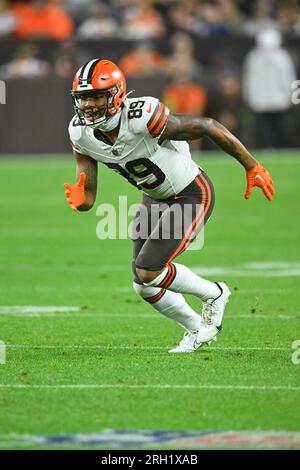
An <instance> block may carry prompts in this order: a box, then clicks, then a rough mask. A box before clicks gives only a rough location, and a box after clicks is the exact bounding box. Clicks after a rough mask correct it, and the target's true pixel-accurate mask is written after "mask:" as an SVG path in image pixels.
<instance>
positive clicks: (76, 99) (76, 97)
mask: <svg viewBox="0 0 300 470" xmlns="http://www.w3.org/2000/svg"><path fill="white" fill-rule="evenodd" d="M114 88H117V87H114ZM114 91H115V90H113V89H111V90H87V91H71V96H72V100H73V105H74V110H75V113H76V115H77V117H78V119H79V122H80V124H81V125H82V126H89V127H92V128H97V127H98V126H99V125H100V126H101V124H104V123H106V122H107V121H108V120H109V119H110V118H111V117H112V116H114V115H115V114H116V113H117V110H116V108H115V106H114V103H113V101H114V95H115V93H116V92H117V91H118V90H116V91H115V93H114V94H112V92H114ZM87 94H91V95H100V94H104V95H106V97H107V105H106V109H105V111H104V114H103V115H102V116H101V117H98V118H93V117H92V118H91V119H90V118H87V117H86V116H85V112H84V110H83V109H82V103H81V98H82V96H84V95H85V96H86V95H87ZM101 108H102V107H101ZM97 111H98V108H97V109H95V115H97Z"/></svg>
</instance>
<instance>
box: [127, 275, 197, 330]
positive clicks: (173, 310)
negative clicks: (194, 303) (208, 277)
mask: <svg viewBox="0 0 300 470" xmlns="http://www.w3.org/2000/svg"><path fill="white" fill-rule="evenodd" d="M133 287H134V290H135V291H136V293H137V294H139V295H140V296H141V297H142V298H143V299H144V300H146V301H147V302H149V303H150V304H152V306H153V307H154V308H155V309H156V310H157V311H158V312H160V313H162V314H163V315H165V316H166V317H168V318H171V319H172V320H175V321H177V323H179V324H180V325H181V326H183V327H184V328H185V329H187V330H188V331H191V332H196V331H198V329H199V326H200V319H201V317H200V315H198V314H197V313H196V312H195V311H194V310H193V309H192V308H191V307H190V306H189V305H188V304H187V303H186V301H185V299H184V297H183V296H182V295H181V294H177V293H175V292H170V291H167V290H165V289H161V288H159V287H149V286H144V285H141V284H137V283H136V282H134V283H133Z"/></svg>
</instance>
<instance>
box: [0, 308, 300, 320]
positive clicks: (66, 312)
mask: <svg viewBox="0 0 300 470" xmlns="http://www.w3.org/2000/svg"><path fill="white" fill-rule="evenodd" d="M74 314H75V315H74ZM0 315H10V316H26V317H28V318H30V317H34V318H64V317H65V318H68V317H72V318H77V317H78V318H89V317H91V318H98V319H101V318H134V319H137V318H142V319H145V320H157V319H161V318H162V317H161V316H160V315H157V314H154V315H153V314H150V313H148V314H147V313H145V314H134V313H132V314H131V313H103V312H88V311H86V310H85V309H82V307H78V306H65V305H0ZM226 318H233V319H249V318H251V319H255V318H260V319H268V320H270V319H272V318H273V319H274V318H276V319H279V320H291V319H300V313H299V314H298V313H295V314H294V315H286V314H276V315H274V314H273V313H264V314H261V313H251V314H250V313H246V314H238V313H237V314H234V313H231V314H229V315H226Z"/></svg>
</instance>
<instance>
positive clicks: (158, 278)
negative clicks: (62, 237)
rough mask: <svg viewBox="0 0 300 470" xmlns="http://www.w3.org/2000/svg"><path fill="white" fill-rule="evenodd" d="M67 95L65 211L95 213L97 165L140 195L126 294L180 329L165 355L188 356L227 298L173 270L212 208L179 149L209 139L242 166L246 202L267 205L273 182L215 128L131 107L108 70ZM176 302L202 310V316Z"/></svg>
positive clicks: (218, 285) (200, 175) (148, 106)
mask: <svg viewBox="0 0 300 470" xmlns="http://www.w3.org/2000/svg"><path fill="white" fill-rule="evenodd" d="M71 95H72V98H73V103H74V108H75V117H74V118H73V119H72V120H71V123H70V126H69V134H70V139H71V143H72V145H73V149H74V156H75V159H76V164H77V177H78V181H77V183H76V184H75V185H70V184H68V183H65V188H66V191H65V194H66V198H67V202H68V204H69V205H70V207H71V208H72V209H73V210H74V211H75V210H79V211H87V210H89V209H91V208H92V206H93V204H94V202H95V198H96V191H97V164H98V162H101V163H104V164H105V165H106V166H107V167H108V168H111V169H112V170H114V171H116V172H118V173H119V174H120V175H121V176H122V177H124V178H126V179H127V180H128V182H129V183H131V184H133V185H134V186H136V187H137V188H138V189H139V190H141V191H142V192H143V208H144V209H145V210H144V211H142V210H141V211H138V214H137V217H139V223H140V224H142V225H143V224H145V225H146V223H147V227H148V228H147V234H146V236H143V237H142V236H135V237H134V240H133V273H134V283H133V287H134V289H135V291H136V292H137V294H138V295H140V296H141V297H142V298H143V299H144V300H145V301H146V302H148V303H150V304H151V305H152V306H153V307H154V308H155V309H156V310H158V311H159V312H160V313H162V314H163V315H165V316H167V317H169V318H171V319H173V320H175V321H177V322H178V323H179V324H180V325H182V326H183V327H184V328H185V330H186V333H185V335H184V337H183V339H182V340H181V341H180V343H179V344H178V345H177V346H176V347H175V348H173V349H171V350H170V352H179V353H180V352H194V351H196V350H197V349H199V348H200V347H201V346H202V345H203V344H206V343H209V342H210V341H211V340H213V339H215V338H216V335H217V334H218V332H219V331H220V329H221V325H222V319H223V314H224V310H225V305H226V303H227V301H228V298H229V296H230V290H229V288H228V286H227V285H226V283H225V282H211V281H208V280H205V279H203V278H201V277H199V276H197V275H196V274H195V273H194V272H193V271H192V270H191V269H189V268H188V267H187V266H184V265H183V264H179V263H175V262H174V260H175V258H176V257H177V256H178V255H179V254H180V253H182V252H183V251H184V250H185V249H186V248H187V247H188V246H189V244H190V243H191V242H192V241H193V240H194V239H195V237H196V235H197V234H198V233H199V231H200V230H201V229H202V227H203V224H204V223H205V222H206V221H207V220H208V219H209V217H210V215H211V213H212V210H213V206H214V188H213V185H212V182H211V181H210V179H209V177H208V175H207V174H206V173H205V172H204V171H203V169H202V168H199V167H198V165H196V163H195V162H194V161H193V160H192V158H191V154H190V151H189V145H188V143H187V142H186V141H187V140H194V139H200V138H202V137H204V136H206V137H209V138H210V139H212V140H213V141H214V142H215V143H216V144H217V145H218V146H219V147H220V148H221V149H222V150H224V151H225V152H226V153H228V154H229V155H232V156H233V157H234V158H235V159H236V160H237V161H238V162H239V163H240V164H241V165H243V167H244V168H245V170H246V179H247V189H246V193H245V198H246V199H248V198H249V197H250V195H251V192H252V190H253V187H254V186H258V187H259V188H261V189H262V191H263V193H264V195H265V196H266V198H267V199H269V200H270V201H271V200H272V198H273V195H274V194H275V192H274V186H273V182H272V179H271V177H270V175H269V173H268V171H267V170H266V169H264V168H263V167H262V166H261V165H260V164H259V163H258V162H257V161H256V160H255V159H254V158H253V157H252V155H251V154H250V153H249V152H248V151H247V150H246V148H245V147H244V146H243V145H242V144H241V142H240V141H239V140H238V139H237V138H236V137H234V136H233V135H232V134H231V133H230V132H229V131H228V130H227V129H226V128H224V127H223V126H222V125H221V124H220V123H218V122H216V121H215V120H214V119H210V118H199V117H193V116H185V115H171V114H170V112H169V110H168V108H167V107H166V106H165V105H164V104H163V103H162V102H160V101H159V100H158V99H157V98H153V97H151V96H143V97H138V98H132V97H130V98H129V97H128V94H127V93H126V80H125V77H124V75H123V73H122V71H121V70H120V69H119V68H118V67H117V66H116V65H115V64H114V63H113V62H111V61H109V60H106V59H94V60H90V61H89V62H87V63H86V64H85V65H83V66H82V67H81V68H80V69H79V70H78V72H77V73H76V75H75V78H74V81H73V86H72V91H71ZM175 205H176V207H180V208H181V209H182V212H181V214H182V213H183V217H178V216H176V211H173V209H174V207H175ZM154 207H158V208H159V211H160V212H159V217H158V218H157V219H156V222H155V224H154V226H153V224H151V223H150V224H148V222H149V220H150V222H151V218H152V209H153V208H154ZM187 208H188V210H187ZM171 212H174V214H175V216H174V217H171ZM141 214H144V215H143V216H142V215H141ZM156 214H157V212H156ZM187 215H189V217H188V216H187ZM187 220H188V223H186V221H187ZM167 222H168V223H167ZM166 225H168V230H169V233H168V234H166V233H165V232H166ZM179 229H182V231H181V235H180V236H179V237H178V233H180V230H179ZM166 235H167V236H166ZM182 294H192V295H194V296H196V297H197V298H198V299H200V300H201V301H202V304H203V308H202V315H199V314H198V313H197V312H195V311H194V310H193V309H192V308H191V307H190V306H189V305H188V303H187V302H186V300H185V299H184V297H183V295H182Z"/></svg>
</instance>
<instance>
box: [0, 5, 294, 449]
mask: <svg viewBox="0 0 300 470" xmlns="http://www.w3.org/2000/svg"><path fill="white" fill-rule="evenodd" d="M268 28H273V29H275V30H277V31H280V33H281V34H282V40H283V46H282V47H283V49H284V51H285V57H286V58H287V59H286V60H284V61H282V63H281V62H280V60H279V62H280V69H276V70H275V69H274V68H271V71H270V70H266V69H265V68H264V67H262V68H261V69H260V70H259V74H258V75H259V76H260V78H264V76H265V77H267V76H268V75H267V74H268V73H270V75H269V76H268V77H269V79H271V78H272V83H273V86H274V87H279V94H281V82H280V77H282V76H284V77H295V78H298V77H299V67H300V63H299V52H298V51H299V44H300V5H299V1H296V0H286V1H276V0H262V1H246V0H211V1H210V0H207V1H204V0H203V1H202V0H198V1H194V0H184V1H172V0H161V1H143V2H138V1H134V0H111V1H106V2H102V3H101V2H99V1H86V0H66V1H59V0H49V1H46V2H43V1H36V2H28V1H24V2H20V1H19V2H14V1H3V0H2V1H1V0H0V79H1V80H3V81H4V82H5V85H6V103H5V104H3V97H2V96H1V104H0V120H1V125H0V152H1V154H0V157H1V159H0V175H1V200H0V211H1V230H0V256H1V264H0V269H1V285H0V294H1V302H0V303H1V304H2V305H0V341H3V342H4V343H5V344H6V347H7V351H6V359H7V360H6V363H5V364H1V362H0V447H1V448H24V447H25V448H41V447H44V448H46V447H47V448H49V447H50V448H53V447H60V446H65V447H70V448H78V447H83V448H87V447H88V448H91V447H95V446H98V447H102V448H103V447H106V448H107V447H109V446H111V447H134V446H137V445H138V446H141V447H143V446H144V447H145V446H147V445H150V446H151V447H155V448H159V447H163V446H167V445H169V446H170V447H180V446H185V447H192V448H193V447H200V448H202V447H204V448H211V447H214V448H220V447H221V448H228V447H233V448H237V447H238V448H239V447H250V448H266V447H269V448H274V447H275V448H295V447H296V448H299V447H300V436H299V422H300V415H299V412H300V411H299V399H298V396H299V390H300V381H299V367H300V366H299V365H298V366H297V365H296V363H293V362H292V360H291V356H292V353H293V349H292V346H291V345H292V344H293V342H294V341H295V340H297V339H299V336H300V334H299V299H298V292H299V286H298V279H299V274H300V262H299V261H298V252H299V220H298V217H297V214H298V212H299V209H298V197H299V174H300V171H299V170H300V164H299V158H298V157H299V155H298V148H299V139H300V138H299V131H298V129H299V124H300V107H299V105H298V106H297V105H293V104H292V103H291V102H290V100H289V103H288V105H286V106H284V105H283V106H282V109H275V110H274V109H273V108H272V100H271V103H270V102H269V108H268V109H265V110H264V111H263V112H262V110H260V111H258V110H257V109H254V108H253V107H251V103H249V102H248V101H247V99H246V98H245V95H244V93H243V89H244V86H245V61H246V58H247V54H248V53H249V52H250V51H251V50H253V48H254V47H255V44H256V36H257V34H258V33H259V32H261V31H265V30H267V29H268ZM277 52H278V50H277ZM277 52H276V51H275V55H276V53H277ZM99 56H100V57H101V56H102V57H107V58H111V59H112V60H114V61H116V62H118V63H119V65H121V66H122V65H123V68H124V69H125V72H126V74H127V76H128V90H130V89H135V90H136V92H135V93H136V96H138V95H142V94H146V95H154V96H158V97H161V99H163V100H164V101H165V102H167V104H168V105H169V106H170V108H171V109H172V111H175V112H187V113H192V114H196V115H203V114H206V115H209V116H212V117H214V118H216V119H218V120H220V121H221V122H222V123H223V124H225V125H226V126H227V127H228V128H229V129H230V130H232V131H233V132H234V133H235V134H236V135H237V136H239V137H240V138H241V139H242V141H243V142H244V143H245V144H246V145H247V146H249V148H250V149H251V150H252V151H253V154H254V155H255V156H256V157H257V158H258V159H259V160H260V161H261V162H262V163H263V164H264V165H265V166H266V167H267V168H268V170H269V171H270V172H271V174H272V176H273V178H274V181H275V187H276V190H277V195H276V197H275V199H274V201H273V202H272V204H271V205H270V203H269V202H268V201H266V200H265V199H264V198H263V196H262V194H260V192H259V191H254V193H253V196H252V197H251V199H250V200H249V201H247V202H246V201H244V200H243V191H244V189H245V179H244V171H243V169H242V168H241V167H240V166H239V165H237V164H236V162H234V161H233V160H232V159H230V158H229V157H228V156H225V155H224V154H223V153H221V152H217V151H216V148H215V147H214V146H213V145H212V144H211V143H210V142H208V141H203V143H198V144H197V145H195V144H194V147H193V150H194V154H193V157H194V159H195V160H196V161H197V162H199V164H201V165H202V166H203V167H204V168H205V169H206V171H207V172H208V173H209V174H210V176H211V177H212V179H213V181H214V184H215V187H216V192H217V204H216V208H215V211H214V216H213V217H212V220H211V221H210V223H209V224H208V226H207V228H206V231H205V247H204V250H202V251H201V252H199V253H196V254H195V253H193V252H192V251H191V252H187V253H185V254H183V255H182V257H181V258H180V261H182V262H183V263H187V264H188V265H189V266H191V267H192V268H193V269H195V270H196V271H197V272H198V273H199V274H202V275H203V276H205V277H206V276H207V277H208V278H209V279H212V280H215V279H216V278H219V277H220V276H221V277H222V278H223V276H224V278H225V279H226V280H228V282H229V284H230V286H231V288H232V289H233V294H234V295H232V300H231V302H230V305H229V307H228V312H227V314H226V315H227V316H226V323H225V327H224V332H223V333H222V335H220V339H219V341H218V342H217V343H216V345H214V346H213V347H211V348H204V349H202V350H201V351H199V353H197V354H195V355H192V357H191V356H189V355H180V357H178V356H176V357H175V358H174V357H170V355H168V354H167V350H168V348H169V347H171V346H172V345H173V344H174V343H175V342H176V341H177V340H178V339H179V338H180V336H181V334H182V332H181V330H180V329H179V328H178V327H177V326H176V325H173V324H172V322H168V321H167V320H166V319H165V318H161V317H159V316H158V315H156V313H155V312H154V313H153V311H152V310H151V307H149V306H147V305H146V306H145V305H144V303H142V302H141V301H140V300H139V299H138V298H137V297H136V296H135V294H134V293H133V292H132V287H131V284H132V276H131V272H130V263H131V244H130V240H98V239H97V238H96V235H95V229H96V224H97V222H98V218H97V217H96V214H95V209H93V210H92V211H90V212H89V213H87V214H73V213H72V212H71V211H70V210H69V208H68V207H67V205H66V203H65V200H64V189H63V182H64V181H69V182H72V181H74V169H75V168H74V162H73V159H72V155H71V151H70V146H69V139H68V134H67V126H68V122H69V120H70V118H71V116H72V114H73V110H72V105H71V99H70V96H69V89H70V86H71V81H72V77H73V74H74V72H75V71H76V69H77V68H78V67H79V66H80V65H81V64H82V63H84V62H85V61H87V60H89V59H91V58H94V57H99ZM275 62H276V61H275ZM287 63H289V64H291V63H292V64H293V65H292V70H291V67H290V66H287V65H286V64H287ZM276 64H277V62H276ZM271 67H272V64H271ZM274 77H275V81H273V79H274ZM277 78H278V81H277ZM290 80H291V81H292V79H290ZM267 84H268V81H267ZM290 85H291V83H290ZM260 91H261V90H260V86H258V88H257V94H258V95H259V94H260ZM290 92H291V89H290V88H289V87H288V88H287V87H285V89H284V91H283V94H286V93H290ZM255 93H256V90H254V95H255ZM188 96H190V97H191V98H190V99H186V98H187V97H188ZM182 97H184V100H183V99H182ZM273 98H274V97H273ZM276 98H277V96H276ZM273 125H274V129H276V131H274V132H270V126H271V129H272V126H273ZM205 150H210V152H204V151H205ZM99 181H100V191H99V195H98V200H97V203H99V204H100V203H101V202H104V203H111V204H113V205H114V206H115V207H116V208H117V206H118V196H119V195H124V194H126V195H127V196H128V203H129V204H131V203H136V202H138V201H139V198H140V194H139V193H138V192H137V191H136V190H135V189H134V188H132V187H130V186H129V185H128V184H127V182H125V181H123V180H122V179H121V178H120V177H119V176H117V175H115V174H114V173H112V172H109V171H108V170H107V169H106V168H102V166H101V169H100V180H99ZM190 301H191V302H192V303H193V305H194V307H195V308H199V306H197V305H196V302H195V300H193V299H190ZM51 306H52V307H51ZM53 306H54V307H53ZM60 306H73V307H75V311H72V310H67V311H64V310H60ZM55 308H56V310H55ZM47 309H48V310H47ZM76 309H77V310H76ZM0 346H1V343H0ZM0 352H1V351H0ZM183 356H184V357H183ZM107 429H110V430H112V431H110V432H106V434H105V432H104V434H103V430H107ZM114 430H115V431H118V432H119V434H118V433H115V434H114ZM145 430H146V431H154V434H153V435H152V437H151V436H150V437H149V435H147V433H146V434H145V433H144V431H145ZM160 431H168V432H169V431H173V432H174V431H176V432H178V433H179V434H177V435H176V436H175V435H169V437H166V435H165V434H163V433H160ZM207 431H209V433H208V434H206V435H203V436H204V437H203V436H202V437H203V440H201V439H202V438H201V436H200V434H199V433H201V432H202V433H203V432H207ZM122 432H123V433H124V434H122ZM130 432H132V433H133V437H132V436H130ZM186 432H194V433H196V434H197V432H198V434H197V435H196V436H195V435H194V434H193V435H189V436H188V435H186V434H185V433H186ZM226 433H229V434H228V436H227V434H226ZM272 433H273V435H272ZM274 433H275V434H274ZM276 433H277V434H276ZM137 436H138V438H137ZM205 436H206V437H205ZM226 436H227V437H226ZM175 438H176V439H177V440H175V441H174V439H175ZM206 438H207V440H205V439H206ZM170 439H171V440H172V439H173V440H172V442H171V441H170ZM178 439H179V440H178ZM180 439H185V440H180ZM189 439H191V440H189ZM168 443H169V444H168Z"/></svg>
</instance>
